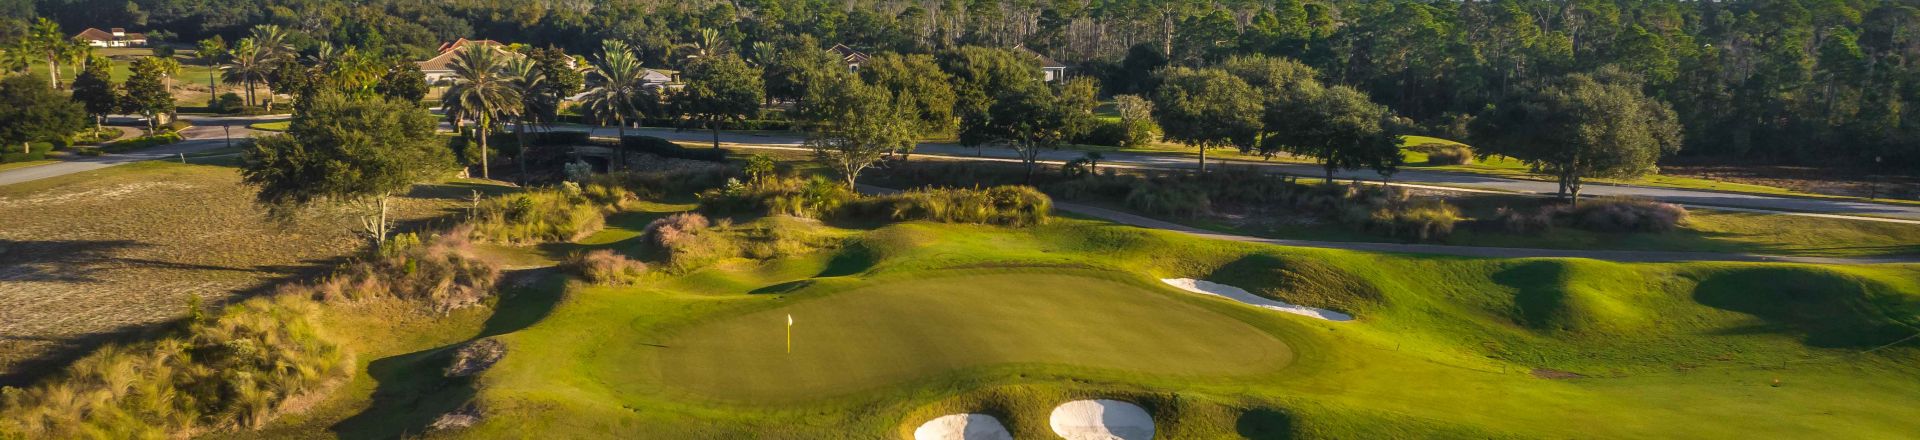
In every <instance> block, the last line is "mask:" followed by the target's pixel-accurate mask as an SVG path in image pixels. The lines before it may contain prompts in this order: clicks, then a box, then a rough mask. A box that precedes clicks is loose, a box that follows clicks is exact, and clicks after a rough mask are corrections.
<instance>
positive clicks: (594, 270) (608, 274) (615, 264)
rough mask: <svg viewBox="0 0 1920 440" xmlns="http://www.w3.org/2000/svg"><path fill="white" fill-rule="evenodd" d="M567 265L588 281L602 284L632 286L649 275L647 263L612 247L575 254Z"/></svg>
mask: <svg viewBox="0 0 1920 440" xmlns="http://www.w3.org/2000/svg"><path fill="white" fill-rule="evenodd" d="M567 267H569V268H571V269H573V272H574V273H575V274H578V275H580V277H581V278H584V279H586V280H587V282H590V283H594V284H599V285H602V286H631V285H635V284H639V283H640V279H641V278H642V277H644V276H646V275H647V264H646V263H642V262H639V261H634V260H631V259H628V258H627V256H625V255H621V254H620V253H618V252H614V251H612V250H610V249H596V250H593V251H588V252H586V253H581V254H573V256H572V258H569V259H568V261H567Z"/></svg>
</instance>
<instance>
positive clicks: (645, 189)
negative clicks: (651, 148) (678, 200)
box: [586, 159, 736, 198]
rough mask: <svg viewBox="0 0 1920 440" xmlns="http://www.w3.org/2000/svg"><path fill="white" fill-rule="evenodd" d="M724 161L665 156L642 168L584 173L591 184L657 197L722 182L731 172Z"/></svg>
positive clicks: (686, 192) (638, 195) (711, 186)
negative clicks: (721, 162)
mask: <svg viewBox="0 0 1920 440" xmlns="http://www.w3.org/2000/svg"><path fill="white" fill-rule="evenodd" d="M735 175H736V174H735V171H734V170H733V168H731V167H728V166H726V165H722V164H718V163H713V162H701V161H691V160H677V159H669V160H666V161H663V162H658V163H654V166H652V167H650V168H649V169H646V170H628V171H620V172H616V173H610V174H604V175H595V176H591V177H588V178H587V179H586V181H587V182H588V184H589V186H591V185H593V184H600V185H607V186H612V187H618V188H623V189H626V190H628V191H631V192H633V193H634V195H635V196H636V197H644V198H660V197H664V196H666V195H668V194H690V193H697V192H700V191H704V190H707V189H711V188H715V187H719V186H721V185H724V184H725V183H726V182H727V180H728V179H730V178H732V177H733V176H735Z"/></svg>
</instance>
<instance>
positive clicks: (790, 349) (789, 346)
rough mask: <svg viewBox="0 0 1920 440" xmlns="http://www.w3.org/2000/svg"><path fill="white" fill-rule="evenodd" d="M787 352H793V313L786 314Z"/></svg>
mask: <svg viewBox="0 0 1920 440" xmlns="http://www.w3.org/2000/svg"><path fill="white" fill-rule="evenodd" d="M787 354H793V314H792V313H788V314H787Z"/></svg>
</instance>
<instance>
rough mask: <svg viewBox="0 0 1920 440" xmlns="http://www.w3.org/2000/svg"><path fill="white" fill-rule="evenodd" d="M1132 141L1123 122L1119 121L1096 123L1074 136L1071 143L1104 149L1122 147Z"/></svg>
mask: <svg viewBox="0 0 1920 440" xmlns="http://www.w3.org/2000/svg"><path fill="white" fill-rule="evenodd" d="M1131 140H1132V137H1131V132H1130V131H1129V130H1128V129H1127V125H1126V123H1125V122H1121V121H1119V120H1111V121H1099V122H1096V123H1095V124H1094V126H1093V128H1092V129H1089V130H1087V131H1086V132H1084V133H1081V134H1080V135H1079V136H1075V137H1074V138H1073V140H1072V141H1071V142H1072V143H1075V144H1081V145H1099V146H1106V147H1124V146H1127V145H1128V144H1129V143H1130V142H1131Z"/></svg>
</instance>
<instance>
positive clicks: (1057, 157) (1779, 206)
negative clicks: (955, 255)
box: [593, 128, 1920, 223]
mask: <svg viewBox="0 0 1920 440" xmlns="http://www.w3.org/2000/svg"><path fill="white" fill-rule="evenodd" d="M627 133H628V134H646V135H649V136H658V137H661V138H665V139H668V140H673V141H680V142H700V143H704V142H712V141H713V137H712V136H713V135H712V133H710V132H706V131H700V130H686V131H675V130H672V129H654V128H642V129H629V130H627ZM593 134H594V135H595V136H613V135H614V130H613V129H611V128H600V129H596V130H594V132H593ZM720 142H722V143H730V144H746V145H762V146H773V147H799V146H801V139H800V138H798V137H794V136H790V135H771V134H740V133H726V132H722V133H720ZM914 154H916V155H935V156H950V157H962V158H965V157H975V158H992V159H1018V158H1019V156H1017V155H1016V154H1015V153H1014V152H1013V151H1012V150H1010V149H1006V148H969V147H963V146H959V145H954V144H934V143H928V144H920V146H919V147H916V148H915V150H914ZM1081 154H1082V153H1081V152H1079V151H1071V150H1057V151H1043V152H1041V154H1040V160H1041V161H1044V162H1048V163H1061V162H1066V161H1069V160H1073V159H1076V158H1079V157H1080V156H1081ZM1103 155H1104V156H1105V159H1104V160H1103V162H1104V163H1107V164H1117V165H1131V166H1135V167H1144V168H1158V169H1193V168H1195V167H1197V166H1198V161H1197V160H1195V159H1194V158H1192V157H1185V156H1176V155H1164V154H1140V153H1103ZM1220 163H1221V162H1212V163H1209V164H1208V166H1215V165H1217V164H1220ZM1225 163H1228V164H1231V165H1232V166H1255V167H1259V168H1260V169H1262V170H1267V171H1270V172H1276V173H1284V174H1293V175H1300V176H1311V177H1319V176H1321V175H1323V173H1324V171H1322V170H1321V169H1320V167H1319V166H1317V165H1312V164H1297V163H1273V162H1248V161H1232V162H1225ZM1334 176H1335V177H1336V178H1339V179H1361V180H1380V176H1379V175H1378V174H1375V173H1373V172H1371V171H1351V172H1341V173H1335V174H1334ZM1393 182H1395V183H1409V184H1426V185H1439V186H1445V187H1456V188H1476V189H1485V190H1493V191H1500V192H1510V193H1525V194H1553V193H1554V192H1555V191H1556V190H1558V188H1557V185H1556V184H1555V183H1553V182H1542V181H1533V180H1520V179H1506V178H1500V177H1491V176H1482V175H1475V174H1466V173H1450V172H1441V171H1423V170H1402V171H1400V172H1399V173H1396V174H1394V175H1393ZM1581 193H1582V194H1583V195H1590V196H1634V197H1644V198H1649V199H1655V200H1660V201H1664V202H1669V203H1678V204H1683V205H1690V206H1700V207H1731V208H1741V209H1745V210H1757V211H1786V212H1802V213H1821V214H1833V215H1842V216H1860V215H1870V216H1879V217H1891V218H1897V219H1905V220H1908V221H1906V222H1901V223H1909V222H1920V206H1917V205H1890V204H1880V203H1867V202H1855V201H1847V200H1834V199H1815V198H1800V197H1778V196H1766V195H1754V194H1735V193H1723V192H1715V191H1695V190H1684V189H1669V188H1653V187H1643V186H1613V185H1592V184H1589V185H1587V187H1586V188H1585V190H1583V191H1581Z"/></svg>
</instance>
